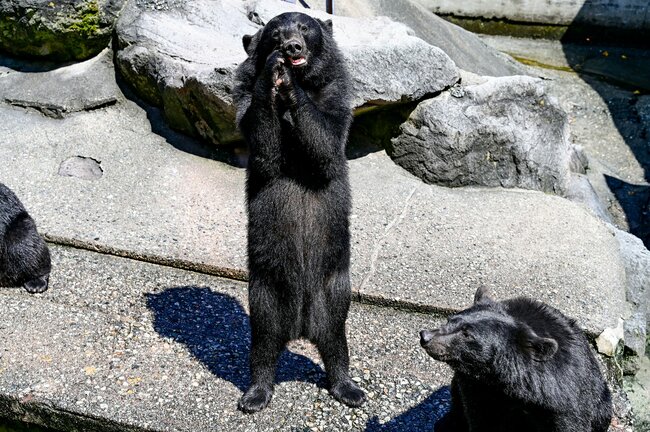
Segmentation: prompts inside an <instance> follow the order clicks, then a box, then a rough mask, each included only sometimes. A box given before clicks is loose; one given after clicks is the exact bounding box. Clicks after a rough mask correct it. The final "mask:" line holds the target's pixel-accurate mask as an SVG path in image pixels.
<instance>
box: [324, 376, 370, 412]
mask: <svg viewBox="0 0 650 432" xmlns="http://www.w3.org/2000/svg"><path fill="white" fill-rule="evenodd" d="M330 393H331V395H332V396H334V399H336V400H337V401H339V402H341V403H344V404H346V405H347V406H349V407H353V408H358V407H360V406H361V405H363V403H364V402H365V401H366V394H365V393H364V392H363V390H361V389H360V388H359V387H358V386H357V385H356V384H355V383H354V382H352V380H346V381H341V382H338V383H336V384H334V385H333V386H332V388H330Z"/></svg>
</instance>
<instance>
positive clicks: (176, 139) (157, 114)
mask: <svg viewBox="0 0 650 432" xmlns="http://www.w3.org/2000/svg"><path fill="white" fill-rule="evenodd" d="M115 79H116V81H117V85H118V86H119V88H120V90H121V91H122V94H124V96H125V97H126V98H127V99H129V100H130V101H132V102H134V103H135V104H136V105H138V106H139V107H140V108H142V110H144V111H145V112H146V113H147V119H148V120H149V123H151V131H152V132H153V133H155V134H156V135H159V136H161V137H163V138H164V139H165V140H166V141H167V142H168V143H169V144H171V145H172V146H173V147H174V148H176V149H178V150H180V151H183V152H185V153H190V154H193V155H194V156H199V157H203V158H207V159H212V160H216V161H219V162H223V163H226V164H228V165H231V166H234V167H237V168H245V167H246V162H247V160H248V150H247V149H246V144H245V143H244V142H243V141H242V142H237V143H233V144H228V145H222V146H215V145H211V144H209V143H206V142H203V141H201V140H198V139H195V138H192V137H190V136H188V135H185V134H183V133H181V132H177V131H175V130H174V129H172V128H171V127H170V126H169V124H168V123H167V121H166V120H165V116H164V113H163V111H162V109H161V108H158V107H155V106H152V105H150V104H149V103H147V102H145V101H144V100H142V98H140V97H139V96H138V95H137V94H136V93H135V92H134V91H133V89H132V87H131V86H130V85H129V84H128V83H127V82H126V81H125V80H124V78H123V77H122V76H121V75H120V73H119V71H118V70H117V66H116V71H115Z"/></svg>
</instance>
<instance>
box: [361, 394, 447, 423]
mask: <svg viewBox="0 0 650 432" xmlns="http://www.w3.org/2000/svg"><path fill="white" fill-rule="evenodd" d="M450 404H451V392H450V391H449V386H445V387H440V388H439V389H438V390H436V391H435V392H433V393H431V395H430V396H429V397H428V398H426V399H425V400H423V401H422V402H420V403H419V404H418V405H416V406H414V407H413V408H411V409H410V410H408V411H406V412H404V413H402V414H400V415H399V416H397V417H395V418H392V419H390V421H388V422H386V423H383V424H381V423H379V419H378V418H377V417H373V418H371V419H370V420H369V421H368V423H367V425H366V432H415V431H433V426H434V425H435V424H436V422H437V421H438V420H440V419H441V418H442V417H443V416H444V415H445V414H446V413H447V412H448V411H449V405H450Z"/></svg>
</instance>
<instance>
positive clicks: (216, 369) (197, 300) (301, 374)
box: [146, 286, 326, 392]
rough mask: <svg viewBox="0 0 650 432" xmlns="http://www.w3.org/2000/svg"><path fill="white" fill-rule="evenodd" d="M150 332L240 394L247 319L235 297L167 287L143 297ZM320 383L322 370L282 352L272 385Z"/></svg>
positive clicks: (245, 381)
mask: <svg viewBox="0 0 650 432" xmlns="http://www.w3.org/2000/svg"><path fill="white" fill-rule="evenodd" d="M146 302H147V307H148V308H149V309H150V310H151V311H152V312H153V314H154V317H153V320H154V321H153V326H154V330H155V331H156V332H157V333H158V334H160V335H161V336H163V337H166V338H171V339H173V340H174V341H176V342H179V343H182V344H183V345H185V346H186V347H187V348H188V349H189V351H190V352H191V353H192V355H193V356H194V357H195V358H196V359H197V360H199V361H200V362H201V363H203V364H204V365H205V366H207V367H208V369H209V370H210V371H211V372H212V373H213V374H214V375H216V376H217V377H219V378H221V379H224V380H227V381H229V382H231V383H232V384H234V385H235V386H236V387H237V388H238V389H239V390H241V391H242V392H243V391H245V390H246V389H247V388H248V385H249V383H250V371H249V363H248V361H249V353H250V321H249V318H248V314H247V313H246V312H245V310H244V308H243V307H242V305H241V304H240V303H239V301H238V300H237V299H235V298H234V297H231V296H229V295H227V294H221V293H217V292H214V291H211V290H210V289H209V288H206V287H196V286H186V287H175V288H169V289H166V290H165V291H162V292H159V293H153V294H147V295H146ZM285 381H303V382H308V383H312V384H316V385H318V386H319V387H324V386H325V385H326V377H325V373H324V371H323V369H322V368H321V367H320V366H319V365H318V364H316V363H314V362H313V361H312V360H311V359H309V358H307V357H305V356H302V355H299V354H295V353H292V352H291V351H288V350H285V351H284V353H283V354H282V356H281V357H280V361H279V362H278V369H277V375H276V382H285Z"/></svg>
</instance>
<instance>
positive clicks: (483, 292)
mask: <svg viewBox="0 0 650 432" xmlns="http://www.w3.org/2000/svg"><path fill="white" fill-rule="evenodd" d="M492 302H494V300H492V296H491V293H490V289H489V288H488V287H486V286H485V285H481V286H480V287H478V289H477V290H476V293H475V294H474V304H477V303H492Z"/></svg>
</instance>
